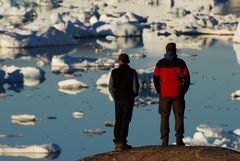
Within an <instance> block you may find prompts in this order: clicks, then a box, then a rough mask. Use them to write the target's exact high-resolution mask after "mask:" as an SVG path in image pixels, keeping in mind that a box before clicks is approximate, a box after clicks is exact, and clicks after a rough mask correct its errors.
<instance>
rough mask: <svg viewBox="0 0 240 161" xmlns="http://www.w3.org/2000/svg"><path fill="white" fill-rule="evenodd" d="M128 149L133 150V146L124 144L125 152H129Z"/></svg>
mask: <svg viewBox="0 0 240 161" xmlns="http://www.w3.org/2000/svg"><path fill="white" fill-rule="evenodd" d="M128 149H132V146H131V145H128V144H123V150H128Z"/></svg>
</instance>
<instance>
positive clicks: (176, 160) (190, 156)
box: [78, 146, 240, 161]
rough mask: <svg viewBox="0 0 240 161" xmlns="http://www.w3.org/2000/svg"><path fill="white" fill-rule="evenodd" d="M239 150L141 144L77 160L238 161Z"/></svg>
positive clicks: (239, 157) (239, 158) (239, 156)
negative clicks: (140, 145) (129, 148)
mask: <svg viewBox="0 0 240 161" xmlns="http://www.w3.org/2000/svg"><path fill="white" fill-rule="evenodd" d="M239 160H240V152H237V151H233V150H230V149H226V148H220V147H210V146H185V147H183V146H167V147H162V146H143V147H138V148H133V149H131V150H126V151H122V152H107V153H103V154H97V155H93V156H90V157H86V158H82V159H80V160H78V161H239Z"/></svg>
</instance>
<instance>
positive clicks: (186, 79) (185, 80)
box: [183, 65, 191, 94]
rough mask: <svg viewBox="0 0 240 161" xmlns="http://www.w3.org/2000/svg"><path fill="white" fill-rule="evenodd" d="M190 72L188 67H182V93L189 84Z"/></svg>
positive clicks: (185, 91)
mask: <svg viewBox="0 0 240 161" xmlns="http://www.w3.org/2000/svg"><path fill="white" fill-rule="evenodd" d="M190 80H191V79H190V74H189V70H188V67H187V66H186V65H185V67H184V69H183V90H184V94H185V93H187V91H188V89H189V86H190V83H191V81H190Z"/></svg>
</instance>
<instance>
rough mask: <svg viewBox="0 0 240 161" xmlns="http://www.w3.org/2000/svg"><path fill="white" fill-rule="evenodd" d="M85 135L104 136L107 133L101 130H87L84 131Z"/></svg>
mask: <svg viewBox="0 0 240 161" xmlns="http://www.w3.org/2000/svg"><path fill="white" fill-rule="evenodd" d="M83 133H84V134H87V135H102V134H103V133H106V131H103V130H101V129H98V128H97V129H85V130H83Z"/></svg>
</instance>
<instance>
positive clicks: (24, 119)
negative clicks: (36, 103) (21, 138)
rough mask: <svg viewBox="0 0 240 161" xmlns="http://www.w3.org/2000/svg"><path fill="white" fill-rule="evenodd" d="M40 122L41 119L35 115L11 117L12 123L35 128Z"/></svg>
mask: <svg viewBox="0 0 240 161" xmlns="http://www.w3.org/2000/svg"><path fill="white" fill-rule="evenodd" d="M38 120H40V119H38V118H37V117H36V116H35V115H28V114H21V115H12V116H11V123H13V124H18V125H23V126H34V125H35V124H36V121H38Z"/></svg>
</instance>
